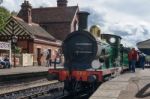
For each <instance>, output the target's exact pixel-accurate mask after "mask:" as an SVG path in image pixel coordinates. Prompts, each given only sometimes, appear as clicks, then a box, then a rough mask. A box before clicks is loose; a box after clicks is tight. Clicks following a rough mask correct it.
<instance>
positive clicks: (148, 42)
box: [137, 39, 150, 48]
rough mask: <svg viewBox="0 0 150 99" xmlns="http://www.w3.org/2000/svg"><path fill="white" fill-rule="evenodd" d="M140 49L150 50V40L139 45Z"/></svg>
mask: <svg viewBox="0 0 150 99" xmlns="http://www.w3.org/2000/svg"><path fill="white" fill-rule="evenodd" d="M137 46H138V48H150V39H148V40H145V41H142V42H139V43H137Z"/></svg>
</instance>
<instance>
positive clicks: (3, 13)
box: [0, 7, 10, 29]
mask: <svg viewBox="0 0 150 99" xmlns="http://www.w3.org/2000/svg"><path fill="white" fill-rule="evenodd" d="M9 17H10V12H9V11H8V10H7V9H6V8H5V7H0V29H2V28H3V26H4V25H5V21H6V20H7V19H8V18H9Z"/></svg>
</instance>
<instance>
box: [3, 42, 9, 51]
mask: <svg viewBox="0 0 150 99" xmlns="http://www.w3.org/2000/svg"><path fill="white" fill-rule="evenodd" d="M10 49H11V44H10V43H8V42H0V50H10Z"/></svg>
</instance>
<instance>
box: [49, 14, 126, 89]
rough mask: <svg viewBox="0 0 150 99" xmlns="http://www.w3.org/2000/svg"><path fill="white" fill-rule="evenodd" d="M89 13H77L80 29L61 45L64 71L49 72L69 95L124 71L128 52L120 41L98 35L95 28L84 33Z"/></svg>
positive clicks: (119, 38) (113, 37) (99, 33)
mask: <svg viewBox="0 0 150 99" xmlns="http://www.w3.org/2000/svg"><path fill="white" fill-rule="evenodd" d="M88 15H89V13H88V12H80V13H79V29H78V31H74V32H72V33H70V34H69V35H68V36H67V37H66V39H65V40H64V41H63V44H62V51H63V55H64V58H65V62H64V69H49V75H53V76H55V77H56V78H57V79H58V80H59V81H64V84H65V89H66V90H68V91H72V90H77V89H78V88H85V87H89V86H91V85H92V87H94V86H95V83H99V82H102V81H103V80H104V79H105V77H108V76H111V75H113V74H115V73H117V72H118V71H119V70H121V71H122V70H124V69H127V64H128V58H127V53H128V50H127V49H126V48H124V47H123V46H122V45H121V37H120V36H117V35H112V34H101V31H100V29H99V27H98V26H97V25H94V26H92V27H91V29H90V32H88V31H87V17H88Z"/></svg>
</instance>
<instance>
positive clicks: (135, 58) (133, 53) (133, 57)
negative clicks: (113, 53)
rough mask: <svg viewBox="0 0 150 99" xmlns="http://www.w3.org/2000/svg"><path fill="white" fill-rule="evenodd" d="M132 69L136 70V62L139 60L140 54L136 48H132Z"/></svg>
mask: <svg viewBox="0 0 150 99" xmlns="http://www.w3.org/2000/svg"><path fill="white" fill-rule="evenodd" d="M131 56H132V58H131V69H132V71H133V72H135V63H136V61H137V60H138V54H137V51H136V50H135V48H132V50H131Z"/></svg>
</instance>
